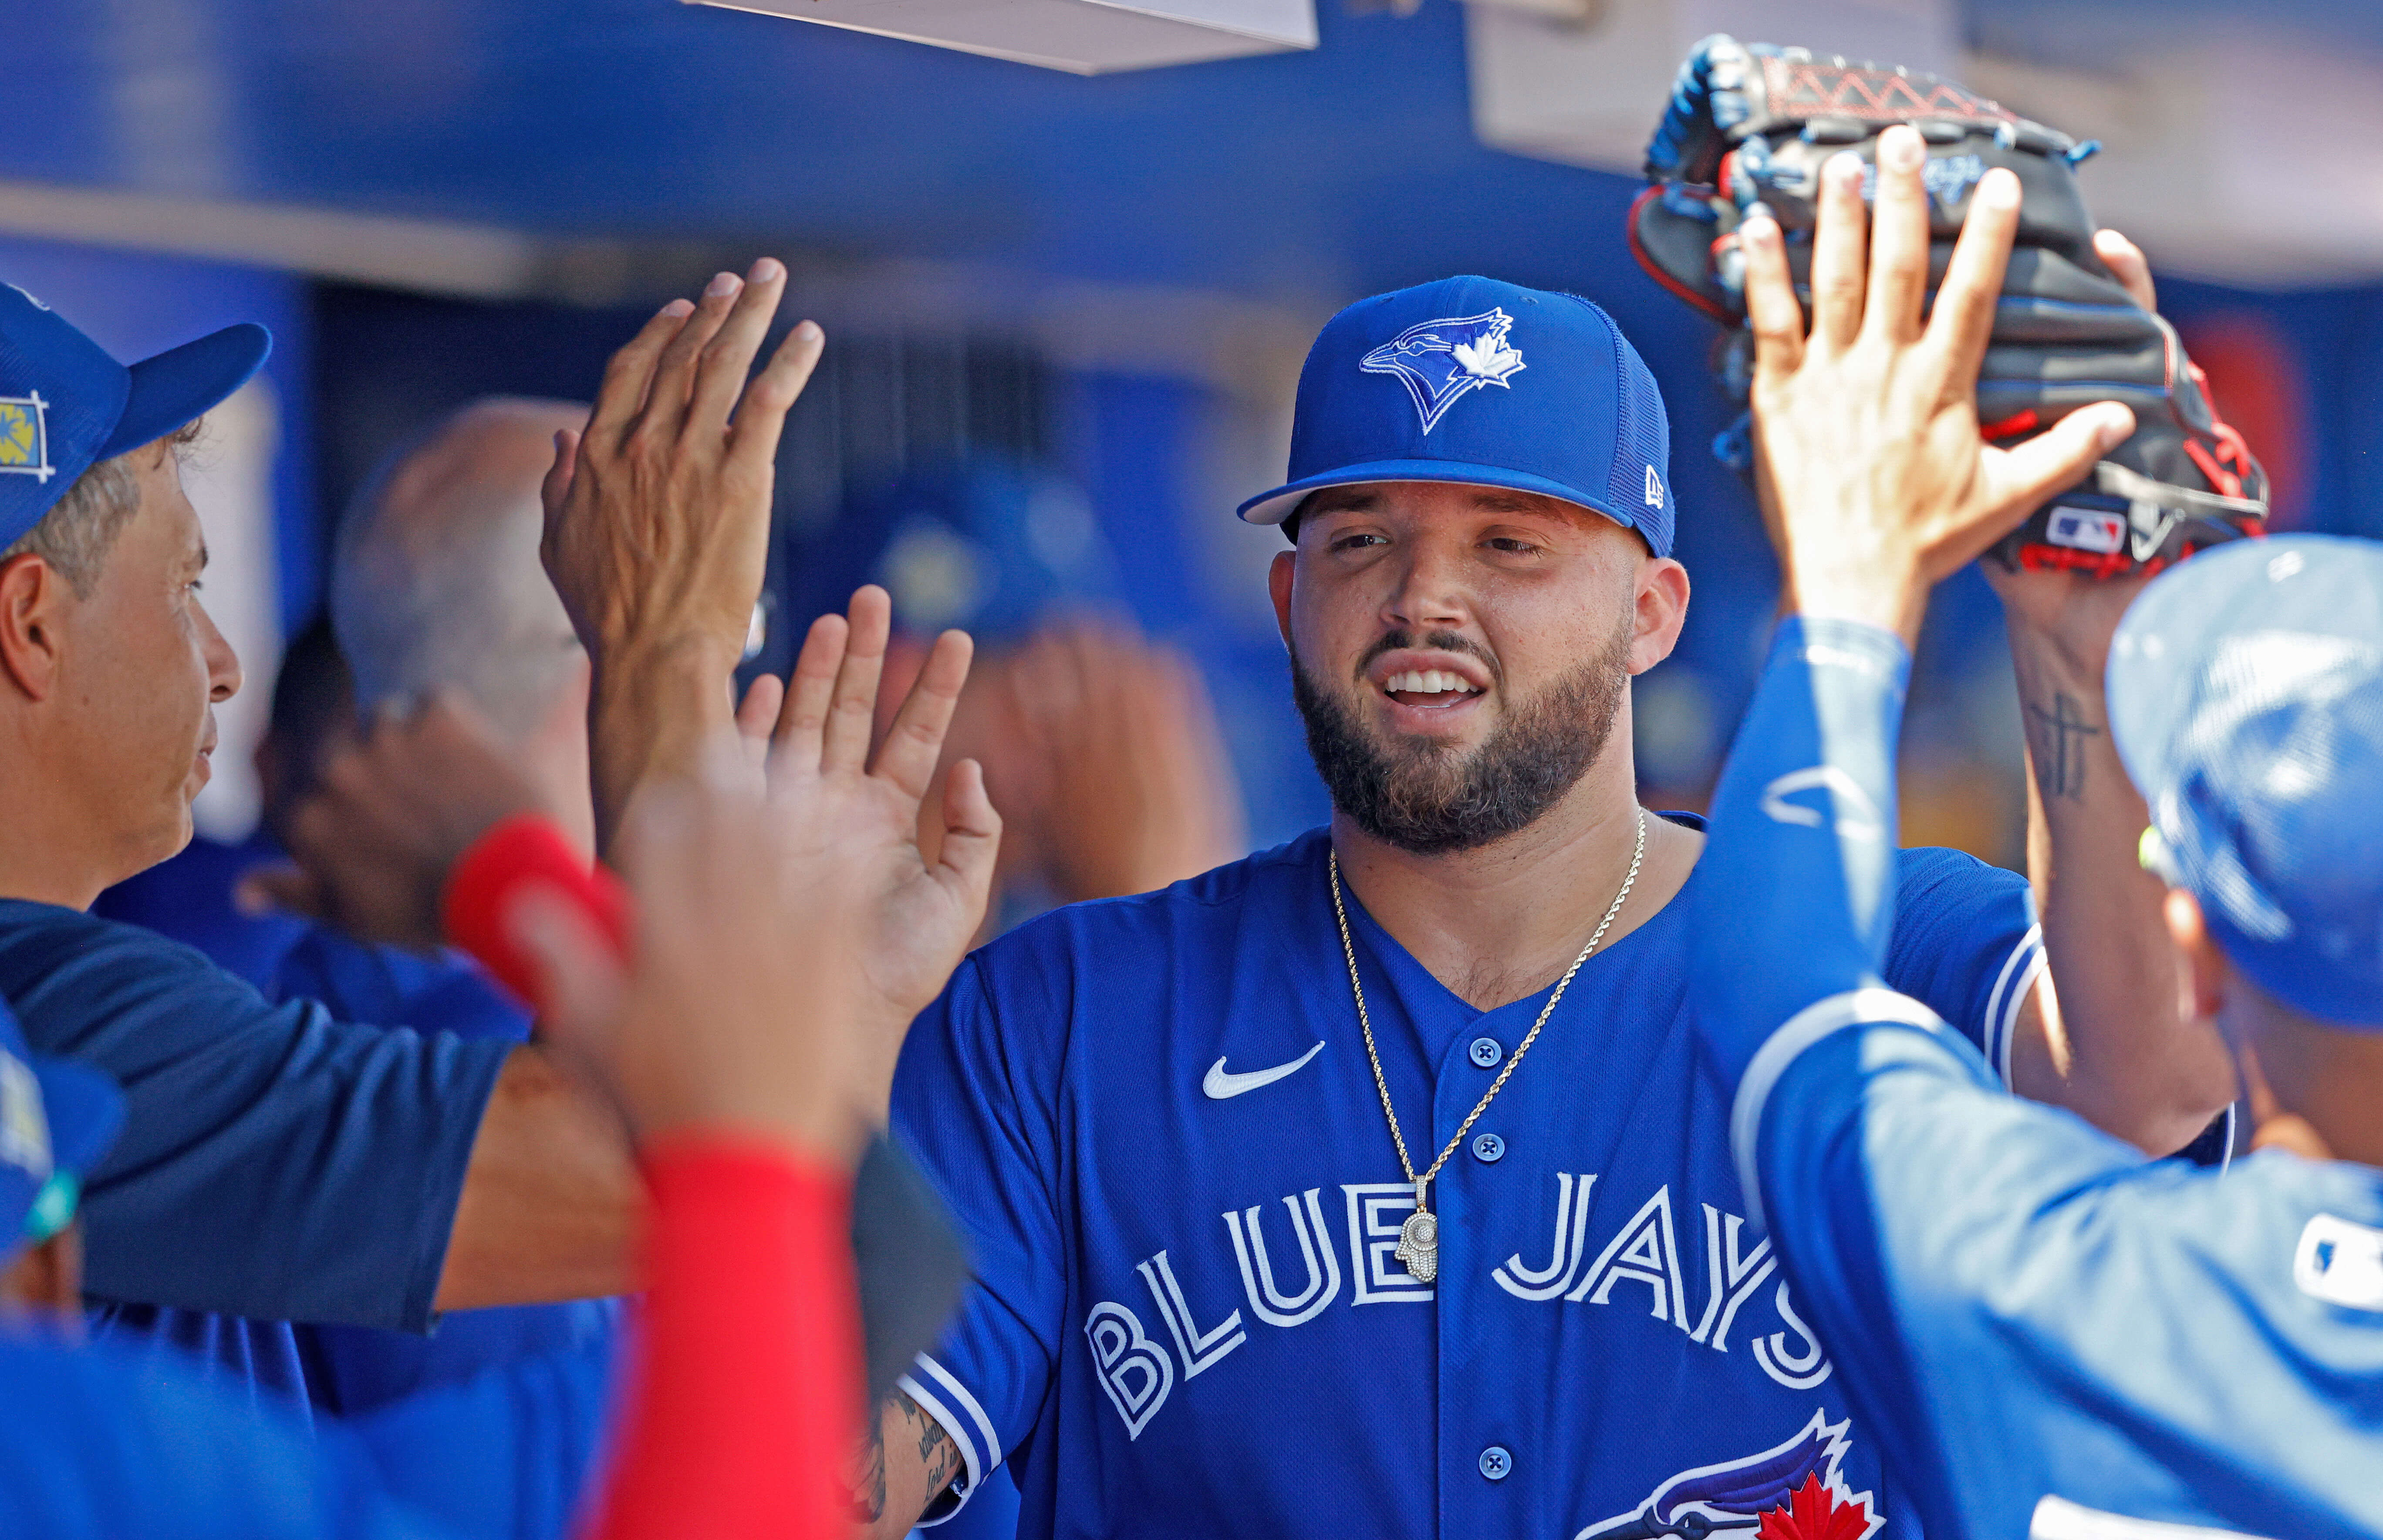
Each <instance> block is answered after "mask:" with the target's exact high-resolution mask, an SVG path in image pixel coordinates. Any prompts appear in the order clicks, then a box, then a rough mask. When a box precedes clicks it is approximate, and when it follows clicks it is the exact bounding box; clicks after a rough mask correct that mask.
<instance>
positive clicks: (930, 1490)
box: [902, 1396, 963, 1503]
mask: <svg viewBox="0 0 2383 1540" xmlns="http://www.w3.org/2000/svg"><path fill="white" fill-rule="evenodd" d="M902 1400H903V1403H904V1405H905V1407H906V1408H907V1410H908V1412H909V1414H910V1415H911V1416H912V1417H913V1418H915V1419H916V1420H917V1424H918V1425H917V1427H916V1429H915V1431H916V1432H917V1433H918V1435H919V1463H920V1464H921V1465H923V1466H925V1467H926V1471H927V1500H928V1501H929V1502H930V1503H932V1502H933V1501H934V1500H935V1499H936V1498H937V1497H942V1496H943V1495H944V1488H945V1487H946V1486H949V1485H951V1484H952V1481H953V1478H955V1477H957V1475H959V1474H960V1471H961V1466H962V1464H963V1461H962V1460H960V1448H959V1446H958V1445H957V1444H955V1443H953V1442H952V1439H951V1435H949V1434H947V1433H945V1431H944V1425H943V1424H942V1423H938V1422H936V1421H935V1420H934V1419H933V1418H932V1417H931V1416H929V1415H927V1413H925V1412H924V1411H920V1410H919V1404H918V1403H917V1402H916V1401H913V1400H911V1399H910V1398H909V1397H908V1396H905V1397H903V1398H902Z"/></svg>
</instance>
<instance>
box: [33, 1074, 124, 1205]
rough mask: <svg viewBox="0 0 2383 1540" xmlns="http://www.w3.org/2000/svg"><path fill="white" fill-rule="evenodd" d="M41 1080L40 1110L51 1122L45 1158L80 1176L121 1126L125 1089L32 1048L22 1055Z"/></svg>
mask: <svg viewBox="0 0 2383 1540" xmlns="http://www.w3.org/2000/svg"><path fill="white" fill-rule="evenodd" d="M27 1063H29V1064H30V1065H31V1066H32V1070H33V1078H35V1079H37V1080H39V1081H41V1082H42V1112H43V1115H44V1116H45V1117H47V1119H48V1120H49V1125H50V1164H52V1165H54V1166H56V1168H57V1169H59V1170H61V1171H68V1172H71V1173H73V1174H74V1176H75V1177H77V1178H80V1177H86V1176H89V1175H90V1174H91V1169H92V1167H93V1166H95V1165H97V1164H99V1163H100V1161H101V1160H102V1159H104V1158H105V1156H106V1154H107V1152H108V1151H109V1149H110V1148H112V1147H113V1146H114V1145H115V1143H116V1136H117V1134H118V1133H120V1132H121V1131H122V1130H123V1127H124V1093H123V1092H122V1091H120V1090H117V1089H116V1082H115V1081H113V1080H111V1079H109V1078H107V1077H106V1076H105V1075H103V1074H101V1073H100V1072H99V1071H98V1070H96V1069H93V1068H92V1067H91V1066H89V1065H82V1064H77V1063H75V1062H74V1061H73V1060H71V1059H53V1058H47V1057H43V1056H42V1055H39V1054H36V1055H33V1056H32V1057H31V1058H29V1059H28V1060H27Z"/></svg>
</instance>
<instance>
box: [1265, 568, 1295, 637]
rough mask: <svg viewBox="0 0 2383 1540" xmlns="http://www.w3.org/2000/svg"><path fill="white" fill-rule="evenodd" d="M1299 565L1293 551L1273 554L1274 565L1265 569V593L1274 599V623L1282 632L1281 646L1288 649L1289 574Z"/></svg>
mask: <svg viewBox="0 0 2383 1540" xmlns="http://www.w3.org/2000/svg"><path fill="white" fill-rule="evenodd" d="M1298 564H1299V553H1298V552H1297V551H1295V550H1278V551H1277V552H1275V553H1274V565H1272V566H1271V567H1268V568H1267V569H1266V592H1267V593H1268V594H1270V595H1272V596H1273V598H1274V622H1275V624H1276V625H1278V626H1279V627H1280V628H1281V630H1282V645H1283V647H1284V649H1285V650H1286V651H1288V650H1290V574H1291V570H1292V569H1293V568H1294V567H1296V566H1298Z"/></svg>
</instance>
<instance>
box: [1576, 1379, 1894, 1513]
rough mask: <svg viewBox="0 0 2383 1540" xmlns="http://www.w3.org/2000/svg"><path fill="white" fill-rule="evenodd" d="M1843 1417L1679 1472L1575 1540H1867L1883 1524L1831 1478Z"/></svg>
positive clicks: (1839, 1457) (1866, 1499)
mask: <svg viewBox="0 0 2383 1540" xmlns="http://www.w3.org/2000/svg"><path fill="white" fill-rule="evenodd" d="M1852 1425H1853V1419H1852V1418H1850V1417H1848V1418H1846V1420H1845V1421H1844V1422H1841V1423H1832V1422H1830V1421H1829V1414H1828V1413H1827V1412H1826V1411H1815V1412H1813V1413H1812V1420H1811V1421H1810V1422H1809V1423H1805V1424H1804V1431H1803V1432H1801V1433H1799V1434H1797V1435H1796V1436H1795V1437H1793V1438H1790V1439H1789V1440H1787V1442H1785V1443H1784V1444H1781V1445H1779V1446H1778V1447H1776V1448H1769V1449H1765V1450H1763V1451H1762V1452H1761V1453H1760V1454H1758V1455H1748V1456H1747V1457H1746V1458H1745V1459H1744V1460H1724V1461H1723V1462H1722V1463H1721V1464H1719V1465H1699V1466H1698V1467H1697V1468H1696V1469H1695V1470H1692V1471H1683V1472H1680V1473H1679V1474H1678V1475H1676V1476H1673V1478H1672V1479H1671V1480H1669V1481H1667V1482H1665V1483H1663V1484H1662V1485H1661V1486H1658V1487H1656V1488H1655V1490H1654V1492H1653V1493H1652V1494H1651V1495H1649V1496H1648V1498H1647V1500H1646V1501H1645V1502H1643V1503H1640V1504H1639V1505H1638V1506H1637V1508H1636V1509H1633V1510H1632V1511H1630V1512H1628V1513H1617V1514H1615V1515H1614V1516H1613V1517H1612V1518H1611V1519H1605V1520H1601V1521H1599V1522H1597V1523H1594V1524H1591V1525H1589V1526H1588V1527H1587V1529H1585V1530H1582V1531H1581V1532H1580V1534H1578V1535H1576V1536H1574V1540H1658V1537H1659V1536H1673V1535H1676V1536H1680V1537H1681V1540H1704V1537H1705V1536H1707V1535H1709V1534H1722V1535H1724V1536H1727V1537H1728V1540H1737V1537H1739V1536H1743V1537H1745V1540H1868V1537H1869V1536H1870V1535H1871V1534H1873V1533H1874V1532H1876V1530H1877V1529H1878V1526H1879V1525H1881V1524H1882V1523H1884V1522H1886V1521H1885V1520H1884V1519H1883V1518H1882V1517H1880V1515H1879V1513H1878V1511H1877V1509H1876V1508H1875V1507H1874V1506H1873V1505H1872V1503H1871V1495H1870V1494H1869V1493H1867V1492H1849V1491H1847V1490H1846V1483H1845V1478H1844V1477H1843V1476H1842V1475H1840V1474H1839V1473H1838V1470H1837V1468H1838V1466H1839V1465H1841V1464H1843V1463H1844V1461H1845V1458H1846V1448H1847V1447H1848V1445H1849V1443H1850V1440H1849V1439H1847V1437H1846V1429H1848V1428H1849V1427H1851V1426H1852Z"/></svg>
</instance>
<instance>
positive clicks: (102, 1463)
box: [0, 1323, 612, 1540]
mask: <svg viewBox="0 0 2383 1540" xmlns="http://www.w3.org/2000/svg"><path fill="white" fill-rule="evenodd" d="M611 1373H612V1368H611V1358H610V1351H609V1346H608V1345H607V1344H605V1343H601V1342H593V1343H588V1344H586V1345H584V1346H582V1347H581V1348H578V1349H574V1350H572V1351H569V1352H565V1353H561V1354H556V1355H553V1356H550V1357H548V1358H542V1359H528V1360H523V1361H518V1362H515V1363H512V1364H509V1365H507V1366H506V1368H505V1369H504V1370H502V1371H500V1372H495V1373H491V1374H487V1375H483V1376H481V1377H479V1378H478V1379H475V1380H473V1381H471V1382H469V1383H466V1384H463V1385H458V1386H448V1387H445V1388H442V1389H440V1390H437V1391H434V1392H430V1393H428V1394H426V1395H423V1396H419V1397H415V1398H412V1399H409V1400H407V1401H403V1402H400V1403H398V1404H396V1405H394V1406H392V1407H390V1408H389V1409H387V1410H386V1411H382V1412H380V1413H377V1414H376V1415H372V1416H367V1417H363V1418H358V1419H356V1420H354V1421H352V1422H325V1423H320V1424H317V1425H316V1426H315V1427H314V1428H313V1429H311V1430H310V1429H309V1427H308V1426H307V1424H306V1423H305V1422H304V1421H303V1420H302V1419H301V1418H300V1417H299V1415H298V1409H299V1407H300V1406H301V1405H303V1403H300V1402H289V1401H280V1400H274V1401H271V1402H269V1403H267V1404H265V1405H262V1406H260V1405H258V1404H256V1403H255V1402H254V1401H253V1400H251V1399H250V1398H245V1397H241V1396H235V1395H233V1394H230V1393H229V1392H228V1390H227V1389H226V1387H225V1386H223V1385H222V1384H221V1383H220V1382H219V1381H218V1382H216V1383H208V1381H207V1380H206V1379H204V1378H202V1377H201V1375H200V1374H199V1371H198V1366H197V1365H195V1364H191V1363H187V1362H182V1361H170V1360H169V1361H155V1360H154V1359H152V1358H150V1357H149V1356H147V1355H133V1354H129V1353H126V1352H123V1351H121V1350H118V1349H116V1348H114V1347H112V1346H110V1345H107V1344H96V1345H93V1346H92V1347H89V1348H72V1347H67V1346H64V1345H62V1344H59V1343H57V1342H55V1341H51V1340H48V1339H46V1338H45V1337H42V1336H40V1335H38V1334H36V1333H32V1332H30V1331H28V1330H26V1328H25V1327H24V1325H23V1324H21V1323H20V1324H18V1325H17V1326H16V1327H14V1328H12V1329H10V1330H8V1331H5V1332H0V1534H8V1535H12V1536H14V1535H39V1536H42V1537H43V1540H119V1537H122V1536H128V1535H140V1536H142V1537H143V1540H171V1537H189V1540H201V1537H214V1536H221V1537H223V1540H283V1537H286V1540H364V1537H366V1536H371V1537H375V1540H399V1537H401V1536H403V1537H410V1540H562V1537H563V1536H564V1535H565V1534H568V1533H569V1532H570V1529H571V1527H572V1525H573V1523H574V1520H576V1519H577V1518H578V1517H579V1516H580V1513H581V1509H583V1507H584V1501H583V1487H584V1486H585V1485H586V1482H587V1481H588V1479H589V1476H590V1474H591V1472H593V1471H594V1470H595V1469H596V1460H597V1455H598V1451H599V1448H600V1447H601V1441H602V1435H603V1433H604V1429H605V1423H606V1421H607V1419H608V1416H609V1405H610V1400H611V1397H610V1391H609V1384H610V1380H611Z"/></svg>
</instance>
